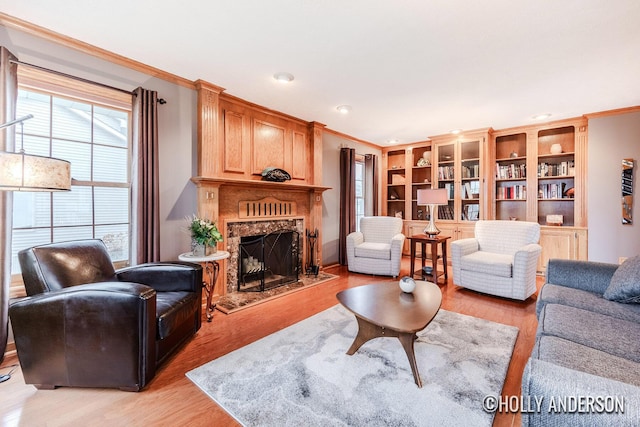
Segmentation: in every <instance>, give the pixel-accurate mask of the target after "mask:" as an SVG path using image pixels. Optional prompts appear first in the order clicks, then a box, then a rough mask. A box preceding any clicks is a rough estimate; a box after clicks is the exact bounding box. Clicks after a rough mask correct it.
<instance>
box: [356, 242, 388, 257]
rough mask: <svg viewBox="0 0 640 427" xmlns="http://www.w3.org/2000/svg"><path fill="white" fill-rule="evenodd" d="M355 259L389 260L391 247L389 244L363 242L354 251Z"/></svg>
mask: <svg viewBox="0 0 640 427" xmlns="http://www.w3.org/2000/svg"><path fill="white" fill-rule="evenodd" d="M354 252H355V255H356V256H357V257H364V258H375V259H391V245H390V244H389V243H372V242H364V243H361V244H359V245H358V246H356V247H355V249H354Z"/></svg>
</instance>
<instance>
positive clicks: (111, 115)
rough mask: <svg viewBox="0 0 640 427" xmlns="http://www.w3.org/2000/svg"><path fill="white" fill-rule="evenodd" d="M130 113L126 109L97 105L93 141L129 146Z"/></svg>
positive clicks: (94, 113) (94, 114)
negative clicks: (113, 108)
mask: <svg viewBox="0 0 640 427" xmlns="http://www.w3.org/2000/svg"><path fill="white" fill-rule="evenodd" d="M128 123H129V114H128V113H127V112H126V111H118V110H110V109H107V108H102V107H95V108H94V111H93V142H94V143H96V144H104V145H113V146H116V147H124V148H127V147H128V146H129V143H128V140H129V137H128V135H129V129H128Z"/></svg>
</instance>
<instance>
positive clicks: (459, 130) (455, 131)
mask: <svg viewBox="0 0 640 427" xmlns="http://www.w3.org/2000/svg"><path fill="white" fill-rule="evenodd" d="M460 132H462V129H454V130H452V131H451V133H452V134H454V135H457V134H459V133H460Z"/></svg>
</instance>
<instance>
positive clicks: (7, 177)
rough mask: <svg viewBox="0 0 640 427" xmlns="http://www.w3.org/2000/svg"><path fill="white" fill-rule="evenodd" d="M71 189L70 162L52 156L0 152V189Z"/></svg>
mask: <svg viewBox="0 0 640 427" xmlns="http://www.w3.org/2000/svg"><path fill="white" fill-rule="evenodd" d="M70 189H71V163H69V162H68V161H66V160H60V159H56V158H53V157H42V156H33V155H28V154H24V153H10V152H4V151H2V152H0V191H3V190H4V191H65V190H70Z"/></svg>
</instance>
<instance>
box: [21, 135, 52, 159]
mask: <svg viewBox="0 0 640 427" xmlns="http://www.w3.org/2000/svg"><path fill="white" fill-rule="evenodd" d="M26 133H27V132H26V130H25V136H24V142H22V141H21V135H20V134H19V133H18V134H16V149H15V151H18V150H19V149H20V145H22V144H24V151H25V152H26V153H27V154H33V155H36V156H47V157H48V156H50V155H51V146H50V144H49V138H45V137H41V136H31V135H27V134H26Z"/></svg>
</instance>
